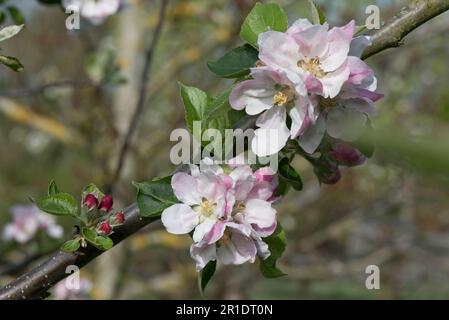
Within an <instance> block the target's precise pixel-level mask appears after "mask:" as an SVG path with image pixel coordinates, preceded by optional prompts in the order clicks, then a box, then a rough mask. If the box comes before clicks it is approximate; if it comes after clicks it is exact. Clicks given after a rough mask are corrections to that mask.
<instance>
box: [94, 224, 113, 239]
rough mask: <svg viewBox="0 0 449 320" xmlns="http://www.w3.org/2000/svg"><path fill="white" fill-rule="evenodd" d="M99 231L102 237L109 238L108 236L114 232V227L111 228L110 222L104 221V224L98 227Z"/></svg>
mask: <svg viewBox="0 0 449 320" xmlns="http://www.w3.org/2000/svg"><path fill="white" fill-rule="evenodd" d="M97 231H98V233H99V234H102V235H105V236H107V235H109V234H111V232H112V227H111V225H110V224H109V222H107V221H102V222H100V223H99V224H98V226H97Z"/></svg>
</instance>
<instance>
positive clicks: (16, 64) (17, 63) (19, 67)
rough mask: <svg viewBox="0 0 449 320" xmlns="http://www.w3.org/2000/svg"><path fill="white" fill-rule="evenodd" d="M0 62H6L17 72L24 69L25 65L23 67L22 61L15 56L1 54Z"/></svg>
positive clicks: (6, 64) (5, 63)
mask: <svg viewBox="0 0 449 320" xmlns="http://www.w3.org/2000/svg"><path fill="white" fill-rule="evenodd" d="M0 63H2V64H4V65H5V66H7V67H8V68H10V69H12V70H14V71H16V72H21V71H23V69H24V67H23V65H22V63H20V61H19V59H17V58H14V57H8V56H2V55H0Z"/></svg>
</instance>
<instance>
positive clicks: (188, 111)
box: [179, 83, 211, 138]
mask: <svg viewBox="0 0 449 320" xmlns="http://www.w3.org/2000/svg"><path fill="white" fill-rule="evenodd" d="M179 86H180V88H181V98H182V101H183V103H184V109H185V115H186V124H187V128H188V129H189V130H190V132H193V122H194V121H201V120H202V119H203V117H204V113H205V112H206V108H207V106H208V104H209V103H210V101H211V98H210V97H209V96H208V95H207V93H206V92H204V91H203V90H201V89H198V88H195V87H189V86H185V85H183V84H182V83H179ZM197 138H199V137H197Z"/></svg>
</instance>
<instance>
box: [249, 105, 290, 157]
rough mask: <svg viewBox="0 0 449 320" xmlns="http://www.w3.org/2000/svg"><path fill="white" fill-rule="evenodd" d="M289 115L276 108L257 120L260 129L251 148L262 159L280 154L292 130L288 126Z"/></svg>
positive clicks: (283, 110)
mask: <svg viewBox="0 0 449 320" xmlns="http://www.w3.org/2000/svg"><path fill="white" fill-rule="evenodd" d="M286 119H287V114H286V111H285V108H283V107H275V108H271V109H270V110H267V111H265V112H264V113H263V114H262V115H261V116H259V118H258V119H257V122H256V125H257V126H258V127H260V129H257V130H256V131H255V133H254V134H255V136H254V139H253V140H252V142H251V148H252V150H253V152H254V153H255V154H257V155H258V156H260V157H263V156H269V155H272V154H275V153H277V152H279V151H280V150H281V149H282V148H283V147H284V146H285V144H286V143H287V140H288V138H289V137H290V130H289V129H288V128H287V125H286V123H285V122H286Z"/></svg>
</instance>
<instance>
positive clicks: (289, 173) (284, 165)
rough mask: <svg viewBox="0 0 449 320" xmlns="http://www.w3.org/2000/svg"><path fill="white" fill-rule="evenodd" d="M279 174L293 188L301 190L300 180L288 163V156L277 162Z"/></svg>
mask: <svg viewBox="0 0 449 320" xmlns="http://www.w3.org/2000/svg"><path fill="white" fill-rule="evenodd" d="M279 176H280V177H281V179H284V180H285V181H286V182H288V183H289V184H290V185H291V186H292V187H293V189H295V190H302V180H301V176H300V175H299V173H298V172H296V170H295V169H294V168H293V167H292V166H291V165H290V161H289V159H288V158H283V159H282V160H281V161H280V162H279Z"/></svg>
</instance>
